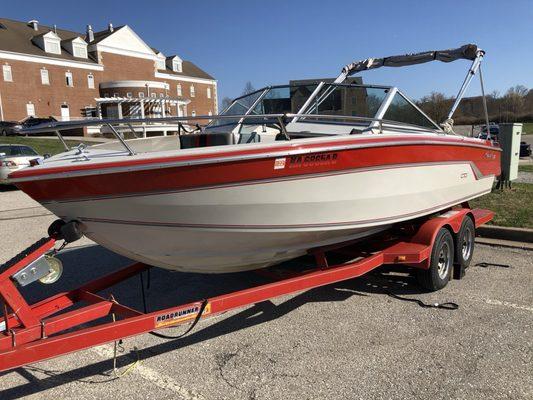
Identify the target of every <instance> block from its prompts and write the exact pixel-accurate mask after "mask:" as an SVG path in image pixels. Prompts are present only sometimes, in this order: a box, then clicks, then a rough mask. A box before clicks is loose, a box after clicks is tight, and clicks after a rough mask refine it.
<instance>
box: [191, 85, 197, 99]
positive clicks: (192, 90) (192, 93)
mask: <svg viewBox="0 0 533 400" xmlns="http://www.w3.org/2000/svg"><path fill="white" fill-rule="evenodd" d="M195 96H196V91H195V90H194V85H191V97H195Z"/></svg>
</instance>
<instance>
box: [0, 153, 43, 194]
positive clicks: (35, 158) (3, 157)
mask: <svg viewBox="0 0 533 400" xmlns="http://www.w3.org/2000/svg"><path fill="white" fill-rule="evenodd" d="M46 156H48V155H45V156H41V155H39V153H37V152H36V151H35V150H34V149H32V148H31V147H30V146H25V145H20V144H2V145H0V184H6V183H9V181H8V176H9V174H10V173H12V172H14V171H17V170H19V169H22V168H25V167H28V166H29V165H31V164H30V163H33V162H36V163H40V162H41V161H42V160H43V159H44V158H46Z"/></svg>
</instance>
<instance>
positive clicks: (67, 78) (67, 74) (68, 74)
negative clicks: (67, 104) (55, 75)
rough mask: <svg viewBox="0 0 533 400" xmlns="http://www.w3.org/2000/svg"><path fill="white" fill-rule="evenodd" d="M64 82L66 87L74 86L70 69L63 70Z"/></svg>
mask: <svg viewBox="0 0 533 400" xmlns="http://www.w3.org/2000/svg"><path fill="white" fill-rule="evenodd" d="M65 84H66V85H67V87H74V76H73V75H72V72H70V71H67V72H65Z"/></svg>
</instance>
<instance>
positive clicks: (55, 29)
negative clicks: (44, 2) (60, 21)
mask: <svg viewBox="0 0 533 400" xmlns="http://www.w3.org/2000/svg"><path fill="white" fill-rule="evenodd" d="M54 33H56V34H57V25H56V24H54Z"/></svg>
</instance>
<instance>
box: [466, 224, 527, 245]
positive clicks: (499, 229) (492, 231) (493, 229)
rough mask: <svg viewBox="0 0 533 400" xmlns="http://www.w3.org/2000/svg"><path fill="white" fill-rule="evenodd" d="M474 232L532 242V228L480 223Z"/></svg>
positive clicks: (502, 238) (484, 235)
mask: <svg viewBox="0 0 533 400" xmlns="http://www.w3.org/2000/svg"><path fill="white" fill-rule="evenodd" d="M476 234H477V235H479V236H481V237H485V238H490V239H501V240H509V241H513V242H526V243H533V229H527V228H510V227H507V226H496V225H482V226H480V227H478V228H477V229H476Z"/></svg>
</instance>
